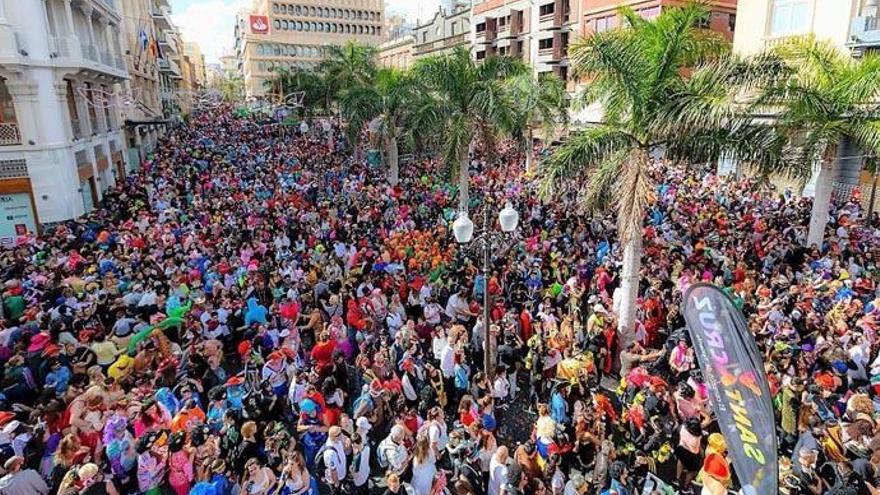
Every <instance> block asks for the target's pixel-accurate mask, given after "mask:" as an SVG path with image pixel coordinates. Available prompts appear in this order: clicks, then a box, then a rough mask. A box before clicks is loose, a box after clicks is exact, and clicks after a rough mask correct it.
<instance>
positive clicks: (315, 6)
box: [235, 0, 386, 97]
mask: <svg viewBox="0 0 880 495" xmlns="http://www.w3.org/2000/svg"><path fill="white" fill-rule="evenodd" d="M384 20H385V13H384V6H383V0H291V1H290V2H287V1H279V0H254V3H253V5H252V7H251V9H250V10H248V11H243V12H241V13H239V16H238V19H237V22H236V23H235V50H236V55H237V57H238V59H239V63H240V67H239V69H240V72H241V74H242V76H243V77H244V85H245V94H246V95H247V96H248V97H261V96H265V95H266V93H267V85H266V81H267V80H271V78H272V77H273V76H274V72H275V71H276V70H278V69H291V68H310V67H314V66H316V65H317V64H318V63H319V62H320V61H321V60H322V59H323V57H324V56H325V54H326V53H327V47H328V46H331V45H344V44H345V43H346V42H348V41H349V40H356V41H358V42H360V43H363V44H368V45H378V44H379V43H381V42H382V41H384V40H385V39H386V38H385V29H384Z"/></svg>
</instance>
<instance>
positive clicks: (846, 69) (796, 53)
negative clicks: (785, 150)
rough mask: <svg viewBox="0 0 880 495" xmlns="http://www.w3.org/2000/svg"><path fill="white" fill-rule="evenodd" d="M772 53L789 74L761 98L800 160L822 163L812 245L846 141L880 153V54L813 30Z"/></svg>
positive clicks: (818, 241)
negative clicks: (856, 50) (841, 44)
mask: <svg viewBox="0 0 880 495" xmlns="http://www.w3.org/2000/svg"><path fill="white" fill-rule="evenodd" d="M771 55H773V56H776V57H778V58H779V59H780V60H781V61H782V63H783V64H784V65H785V67H786V68H787V69H788V77H785V78H781V79H779V80H778V81H776V84H772V85H769V86H768V87H766V88H764V91H763V94H762V95H761V96H760V97H759V99H758V103H759V104H760V105H762V106H763V107H764V110H765V111H766V112H767V113H769V114H771V115H774V116H775V117H776V119H777V122H778V125H779V126H780V127H781V128H782V129H784V130H785V132H787V133H788V135H789V137H790V139H791V141H792V143H793V144H794V145H796V146H797V147H798V148H799V150H800V155H801V156H800V163H803V164H805V165H807V166H810V165H813V164H816V163H818V164H819V175H818V178H817V182H816V193H815V197H814V199H813V211H812V214H811V216H810V229H809V233H808V235H807V245H808V246H812V245H817V246H821V245H822V241H823V239H824V236H825V226H826V224H827V223H828V210H829V206H830V203H831V194H832V191H833V187H834V184H833V181H834V180H835V179H836V177H837V173H838V169H839V164H840V161H841V155H842V154H843V153H842V151H843V149H844V147H843V143H844V141H845V140H848V141H850V142H851V143H853V144H855V145H856V146H858V147H859V148H861V149H862V150H863V151H864V153H865V155H868V156H878V154H880V112H878V110H880V106H878V102H880V56H877V55H875V54H871V53H866V54H865V56H864V57H863V58H861V59H854V58H852V57H851V56H850V55H848V54H846V53H844V52H842V51H841V50H838V49H837V48H835V47H834V46H833V45H831V43H829V42H826V41H819V40H816V38H815V37H813V36H807V37H799V38H793V39H791V40H787V41H786V42H784V43H782V44H781V45H778V46H777V47H775V48H774V50H773V51H772V53H771Z"/></svg>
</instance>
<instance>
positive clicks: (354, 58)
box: [318, 41, 378, 108]
mask: <svg viewBox="0 0 880 495" xmlns="http://www.w3.org/2000/svg"><path fill="white" fill-rule="evenodd" d="M327 50H328V52H327V55H326V58H325V59H324V60H323V61H322V62H321V63H320V64H319V65H318V72H319V73H321V74H323V76H324V79H325V83H326V84H327V98H328V102H327V103H328V104H327V106H328V108H329V107H330V102H331V101H334V100H335V99H336V98H338V97H339V96H340V94H341V92H342V91H345V90H347V89H349V88H353V87H355V86H364V85H368V84H371V83H372V82H373V80H374V78H375V77H376V72H377V70H378V68H377V66H376V49H375V48H374V47H372V46H367V45H361V44H360V43H357V42H356V41H349V42H348V43H346V44H345V45H342V46H330V47H328V48H327Z"/></svg>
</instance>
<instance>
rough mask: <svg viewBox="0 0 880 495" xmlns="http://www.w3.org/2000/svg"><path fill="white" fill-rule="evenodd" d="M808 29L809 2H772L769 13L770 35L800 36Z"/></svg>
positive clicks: (787, 0) (805, 0)
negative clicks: (771, 8)
mask: <svg viewBox="0 0 880 495" xmlns="http://www.w3.org/2000/svg"><path fill="white" fill-rule="evenodd" d="M809 27H810V2H809V0H774V1H773V10H772V11H771V21H770V35H771V36H789V35H793V34H801V33H804V32H806V31H808V30H809Z"/></svg>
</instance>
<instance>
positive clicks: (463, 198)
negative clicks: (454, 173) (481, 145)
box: [458, 142, 473, 211]
mask: <svg viewBox="0 0 880 495" xmlns="http://www.w3.org/2000/svg"><path fill="white" fill-rule="evenodd" d="M472 149H473V142H471V143H470V144H468V147H467V150H462V153H461V154H460V155H459V156H461V157H462V158H461V162H459V168H458V210H459V211H468V206H470V202H471V198H470V195H469V190H468V189H469V187H470V179H471V176H470V168H471V167H470V165H471V156H470V155H471V153H470V151H471V150H472Z"/></svg>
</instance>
